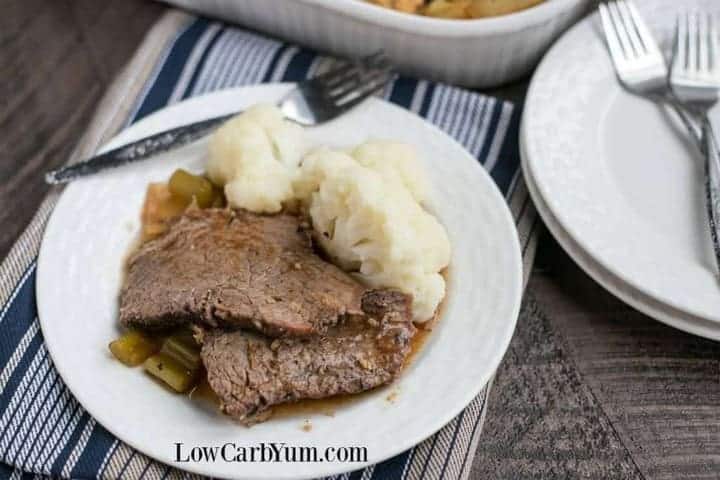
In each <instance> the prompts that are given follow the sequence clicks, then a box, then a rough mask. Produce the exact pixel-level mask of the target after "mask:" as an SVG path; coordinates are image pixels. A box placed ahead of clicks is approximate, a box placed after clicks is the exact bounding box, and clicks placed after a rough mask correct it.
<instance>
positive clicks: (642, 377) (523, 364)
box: [472, 236, 720, 480]
mask: <svg viewBox="0 0 720 480" xmlns="http://www.w3.org/2000/svg"><path fill="white" fill-rule="evenodd" d="M472 478H478V479H480V478H513V479H521V478H617V479H625V478H645V479H658V480H661V479H662V480H665V479H667V480H673V479H698V480H699V479H719V478H720V344H719V343H717V342H712V341H709V340H704V339H702V338H699V337H694V336H692V335H687V334H684V333H682V332H679V331H677V330H675V329H672V328H670V327H666V326H665V325H663V324H661V323H659V322H657V321H655V320H653V319H651V318H648V317H647V316H645V315H643V314H641V313H638V312H637V311H635V310H633V309H631V308H630V307H628V306H626V305H625V304H623V303H622V302H620V301H619V300H617V299H616V298H614V297H613V296H612V295H610V294H609V293H607V292H606V291H604V290H603V289H602V288H601V287H600V286H599V285H597V284H596V283H595V282H594V281H593V280H591V279H590V278H589V277H588V276H587V275H585V274H584V273H583V272H582V271H581V270H580V269H579V268H578V267H577V266H576V265H575V264H574V263H573V262H572V261H571V260H570V259H569V258H568V257H567V255H566V254H565V253H564V252H563V251H562V250H561V249H560V247H559V246H558V245H557V244H556V243H555V241H554V240H553V239H552V238H550V237H548V236H546V237H545V238H543V239H542V240H541V243H540V250H539V252H538V258H537V263H536V269H535V271H534V273H533V275H532V278H531V280H530V284H529V286H528V292H527V294H526V299H525V303H524V306H523V310H522V314H521V316H520V320H519V324H518V328H517V331H516V334H515V337H514V338H513V340H512V343H511V346H510V349H509V351H508V353H507V354H506V356H505V359H504V361H503V363H502V365H501V368H500V370H499V372H498V375H497V380H496V383H495V386H494V387H493V390H492V393H491V398H490V410H489V412H488V415H487V419H486V424H485V430H484V432H483V438H482V439H481V441H480V448H479V450H478V455H477V457H476V459H475V463H474V465H473V475H472Z"/></svg>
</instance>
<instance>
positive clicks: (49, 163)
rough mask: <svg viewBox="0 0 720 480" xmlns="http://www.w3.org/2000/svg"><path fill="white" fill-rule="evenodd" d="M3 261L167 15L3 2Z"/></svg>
mask: <svg viewBox="0 0 720 480" xmlns="http://www.w3.org/2000/svg"><path fill="white" fill-rule="evenodd" d="M1 6H2V8H3V14H2V15H0V65H2V66H3V68H2V81H1V82H0V131H2V135H0V205H3V206H5V207H6V208H2V209H0V225H2V229H0V258H3V257H5V255H6V254H7V252H8V251H9V249H10V247H11V246H12V243H13V242H14V240H15V239H16V238H17V236H18V235H19V233H20V232H21V231H22V229H23V228H25V225H27V223H28V222H29V220H30V218H31V217H32V215H33V213H34V212H35V209H36V207H37V205H38V204H39V203H40V201H41V200H42V197H43V195H44V194H45V192H47V189H48V188H47V186H46V185H45V184H44V183H43V180H42V176H43V173H44V172H45V171H46V170H47V169H49V168H51V167H55V166H58V165H60V164H62V163H64V162H65V161H66V160H67V158H68V155H69V153H70V151H71V150H72V147H73V145H74V144H75V142H76V141H77V139H78V138H79V136H80V134H81V133H82V132H83V130H84V128H85V126H86V124H87V122H88V121H89V119H90V116H91V114H92V112H93V110H94V108H95V105H96V104H97V102H98V100H99V99H100V98H101V97H102V94H103V92H104V90H105V88H106V87H107V86H108V84H109V82H110V81H111V80H112V78H113V76H114V74H115V73H116V72H117V71H118V70H119V69H120V68H121V67H122V65H123V64H124V63H125V62H126V61H127V60H128V59H129V58H130V56H131V55H132V53H133V51H134V50H135V48H136V47H137V45H138V44H139V43H140V41H141V40H142V37H143V35H144V34H145V32H146V31H147V29H148V28H149V27H150V25H152V23H153V22H154V21H155V20H156V19H157V18H158V17H159V15H160V14H161V13H162V11H164V9H165V7H163V6H162V5H160V4H158V3H155V2H145V1H141V0H107V1H101V2H99V1H97V0H23V1H9V2H8V1H4V2H2V5H1Z"/></svg>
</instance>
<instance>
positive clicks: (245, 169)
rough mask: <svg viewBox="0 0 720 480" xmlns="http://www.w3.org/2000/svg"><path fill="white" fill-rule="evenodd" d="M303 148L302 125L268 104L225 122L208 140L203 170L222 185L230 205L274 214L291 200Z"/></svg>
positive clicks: (255, 107) (254, 107)
mask: <svg viewBox="0 0 720 480" xmlns="http://www.w3.org/2000/svg"><path fill="white" fill-rule="evenodd" d="M304 147H305V137H304V132H303V129H302V128H301V127H300V126H299V125H296V124H294V123H291V122H289V121H287V120H285V119H284V118H283V115H282V113H281V112H280V110H279V109H278V108H277V107H275V106H273V105H266V104H260V105H255V106H253V107H250V108H249V109H248V110H246V111H245V112H244V113H241V114H240V115H238V116H236V117H234V118H232V119H230V120H228V121H227V122H226V123H225V124H224V125H222V126H221V127H220V128H219V129H218V130H217V132H215V133H214V134H213V136H212V138H211V139H210V147H209V150H210V158H209V160H208V165H207V173H208V176H209V177H210V179H211V180H212V181H213V182H214V183H216V184H218V185H222V186H224V187H225V196H226V197H227V200H228V203H229V204H230V205H231V206H232V207H236V208H245V209H247V210H250V211H253V212H263V213H275V212H279V211H280V210H281V208H282V203H283V202H285V201H287V200H290V199H292V198H293V187H292V182H293V180H294V178H295V177H296V175H297V167H298V164H299V163H300V159H301V157H302V154H303V151H304Z"/></svg>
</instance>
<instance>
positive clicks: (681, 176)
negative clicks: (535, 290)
mask: <svg viewBox="0 0 720 480" xmlns="http://www.w3.org/2000/svg"><path fill="white" fill-rule="evenodd" d="M637 3H638V5H639V7H640V10H641V13H642V14H643V16H644V17H645V18H646V20H647V21H648V23H650V25H651V27H652V29H653V31H654V32H655V34H656V36H657V38H658V40H659V41H660V43H661V44H662V45H663V46H664V47H665V48H666V49H667V47H669V46H670V45H671V41H672V35H673V28H674V22H675V15H676V13H677V12H678V10H679V9H681V8H686V7H687V8H693V7H698V8H702V9H704V10H706V11H715V12H718V13H720V2H717V1H713V0H707V1H688V2H682V5H680V2H677V1H675V0H655V1H642V0H640V1H637ZM712 117H713V120H720V109H715V110H714V111H713V112H712ZM678 123H679V122H676V121H674V118H673V117H672V115H671V114H669V113H666V112H665V111H664V110H662V109H661V108H659V107H657V106H655V105H653V104H652V103H650V102H649V101H646V100H643V99H640V98H638V97H634V96H632V95H630V94H628V93H626V92H625V91H623V90H622V88H621V87H620V85H619V84H618V82H617V81H616V78H615V74H614V71H613V68H612V64H611V62H610V58H609V56H608V53H607V51H606V48H605V44H604V40H603V37H602V30H601V26H600V22H599V18H598V16H597V15H592V16H590V17H588V18H586V19H585V20H583V21H582V22H580V23H579V24H577V25H576V26H575V27H573V28H572V29H571V30H570V31H568V32H567V33H566V34H565V35H564V36H563V37H562V38H561V39H560V40H559V41H558V42H557V43H556V44H555V45H554V46H553V48H552V49H551V50H550V52H549V53H548V54H547V55H546V57H545V58H544V60H543V61H542V63H541V64H540V66H539V68H538V70H537V72H536V74H535V76H534V78H533V81H532V84H531V87H530V90H529V92H528V97H527V103H526V107H525V113H524V118H523V125H522V134H521V137H522V138H521V150H522V158H523V167H524V171H525V176H526V180H527V183H528V186H529V188H530V190H531V194H532V196H533V199H534V200H535V203H536V205H537V208H538V210H539V211H540V214H541V215H542V217H543V219H544V221H545V223H546V225H547V226H548V228H549V229H550V231H551V232H552V233H553V235H554V236H555V238H556V239H557V240H558V242H559V243H560V244H561V245H562V246H563V248H565V250H566V251H567V252H568V253H569V255H570V256H571V257H572V258H573V259H574V260H575V261H576V262H577V263H578V264H579V265H580V266H581V267H582V268H583V269H584V270H585V271H586V272H587V273H588V274H589V275H590V276H591V277H593V278H594V279H595V280H596V281H597V282H599V283H600V284H602V285H603V286H604V287H605V288H607V289H608V290H609V291H611V292H612V293H614V294H615V295H617V296H618V297H619V298H621V299H622V300H624V301H625V302H627V303H628V304H630V305H632V306H634V307H635V308H637V309H638V310H640V311H642V312H644V313H646V314H648V315H650V316H652V317H654V318H656V319H658V320H660V321H662V322H664V323H667V324H669V325H672V326H674V327H676V328H679V329H681V330H685V331H687V332H691V333H694V334H697V335H701V336H704V337H707V338H712V339H716V340H720V281H718V272H717V267H716V265H715V260H714V257H713V254H712V247H711V244H710V236H709V229H708V226H707V217H706V213H705V212H706V210H705V203H704V191H703V161H702V158H701V157H700V155H699V154H698V153H697V152H696V151H695V150H694V148H693V146H692V145H691V144H690V143H689V141H688V140H687V139H686V136H685V132H684V131H683V130H682V128H681V127H680V126H679V125H678ZM718 125H720V122H718Z"/></svg>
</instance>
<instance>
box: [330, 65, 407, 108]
mask: <svg viewBox="0 0 720 480" xmlns="http://www.w3.org/2000/svg"><path fill="white" fill-rule="evenodd" d="M393 77H394V74H393V73H392V71H391V72H390V73H389V74H388V75H386V76H384V77H378V78H377V79H376V80H375V81H373V82H370V83H367V84H365V85H363V86H362V87H361V88H360V89H358V90H357V91H355V92H352V94H349V95H347V96H346V98H343V99H342V103H341V104H339V108H340V109H341V110H342V111H347V110H350V109H351V108H353V107H354V106H356V105H357V104H359V103H361V102H362V101H363V100H365V99H366V98H368V97H370V96H371V95H374V94H375V93H377V92H379V91H381V90H382V89H384V88H385V86H386V85H387V84H388V83H390V81H392V79H393Z"/></svg>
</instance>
